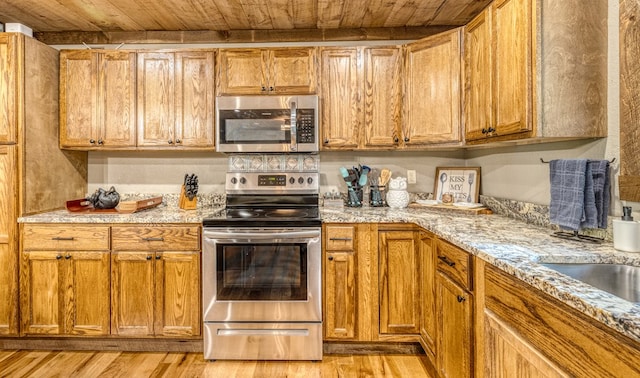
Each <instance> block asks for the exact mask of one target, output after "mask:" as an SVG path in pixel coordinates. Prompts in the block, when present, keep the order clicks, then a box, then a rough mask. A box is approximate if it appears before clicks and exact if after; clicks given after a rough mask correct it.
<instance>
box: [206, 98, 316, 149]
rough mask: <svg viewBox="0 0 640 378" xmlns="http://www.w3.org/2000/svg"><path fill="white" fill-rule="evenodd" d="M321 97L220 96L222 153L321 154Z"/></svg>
mask: <svg viewBox="0 0 640 378" xmlns="http://www.w3.org/2000/svg"><path fill="white" fill-rule="evenodd" d="M318 116H319V112H318V96H316V95H305V96H220V97H218V98H217V100H216V150H217V151H218V152H279V153H282V152H317V151H318Z"/></svg>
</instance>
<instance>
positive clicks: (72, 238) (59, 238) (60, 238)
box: [51, 236, 75, 240]
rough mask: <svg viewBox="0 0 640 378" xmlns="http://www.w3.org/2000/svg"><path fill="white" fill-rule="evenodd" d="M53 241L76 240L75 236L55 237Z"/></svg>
mask: <svg viewBox="0 0 640 378" xmlns="http://www.w3.org/2000/svg"><path fill="white" fill-rule="evenodd" d="M51 240H75V238H74V237H73V236H54V237H52V238H51Z"/></svg>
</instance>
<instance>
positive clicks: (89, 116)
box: [60, 50, 100, 148]
mask: <svg viewBox="0 0 640 378" xmlns="http://www.w3.org/2000/svg"><path fill="white" fill-rule="evenodd" d="M98 56H99V55H98V54H97V53H95V52H93V51H91V50H77V51H76V50H63V51H61V52H60V146H61V147H84V148H89V147H96V146H97V140H98V136H99V135H98V114H99V112H100V109H99V108H98V102H97V101H98Z"/></svg>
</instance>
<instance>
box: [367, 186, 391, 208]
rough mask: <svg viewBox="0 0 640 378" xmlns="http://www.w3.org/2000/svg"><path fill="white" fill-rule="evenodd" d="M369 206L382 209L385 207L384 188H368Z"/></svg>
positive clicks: (385, 188)
mask: <svg viewBox="0 0 640 378" xmlns="http://www.w3.org/2000/svg"><path fill="white" fill-rule="evenodd" d="M369 189H370V190H369V205H370V206H371V207H382V206H384V205H385V201H384V198H385V192H386V190H387V187H386V186H378V185H372V186H370V187H369Z"/></svg>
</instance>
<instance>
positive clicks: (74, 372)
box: [0, 350, 435, 378]
mask: <svg viewBox="0 0 640 378" xmlns="http://www.w3.org/2000/svg"><path fill="white" fill-rule="evenodd" d="M430 366H431V365H430V364H429V362H428V360H427V358H426V357H425V356H424V355H406V354H402V355H400V354H395V355H394V354H370V355H338V354H330V355H325V356H324V358H323V360H322V361H318V362H306V361H303V362H300V361H213V362H210V361H205V360H204V359H203V357H202V353H180V352H171V353H165V352H162V353H158V352H154V353H151V352H92V351H38V350H0V377H12V378H14V377H16V378H17V377H47V378H49V377H65V378H66V377H91V378H94V377H127V378H138V377H171V378H174V377H265V378H278V377H303V378H313V377H411V378H420V377H432V376H435V374H434V372H433V371H432V368H431V367H430Z"/></svg>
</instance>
